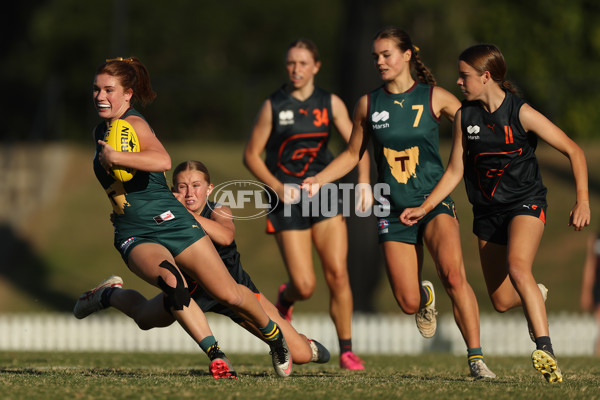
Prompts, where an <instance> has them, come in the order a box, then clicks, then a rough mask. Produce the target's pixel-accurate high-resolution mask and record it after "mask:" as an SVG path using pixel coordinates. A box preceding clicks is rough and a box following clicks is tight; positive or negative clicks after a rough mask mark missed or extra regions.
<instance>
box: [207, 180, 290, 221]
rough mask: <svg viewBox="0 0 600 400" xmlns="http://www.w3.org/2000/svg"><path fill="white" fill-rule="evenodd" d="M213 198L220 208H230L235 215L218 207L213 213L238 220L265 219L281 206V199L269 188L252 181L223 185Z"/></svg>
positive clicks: (238, 181) (219, 186)
mask: <svg viewBox="0 0 600 400" xmlns="http://www.w3.org/2000/svg"><path fill="white" fill-rule="evenodd" d="M212 197H213V201H214V202H215V203H217V205H218V206H227V207H229V208H230V209H231V211H232V214H233V215H231V214H229V213H225V212H222V211H221V210H220V209H219V207H218V206H217V207H215V208H214V209H213V210H212V211H213V212H215V213H217V214H219V215H221V216H224V217H228V218H232V219H238V220H247V219H256V218H260V217H263V216H265V215H267V214H269V213H270V212H271V211H273V210H274V209H275V207H276V206H277V204H279V198H278V197H277V195H276V194H275V191H273V190H272V189H271V188H270V187H269V186H267V185H265V184H263V183H261V182H256V181H250V180H237V181H229V182H225V183H221V184H219V185H217V186H215V188H214V189H213V191H212Z"/></svg>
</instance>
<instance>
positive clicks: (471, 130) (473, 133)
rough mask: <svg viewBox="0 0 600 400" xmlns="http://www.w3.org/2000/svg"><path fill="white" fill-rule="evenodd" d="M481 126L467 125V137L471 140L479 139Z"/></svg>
mask: <svg viewBox="0 0 600 400" xmlns="http://www.w3.org/2000/svg"><path fill="white" fill-rule="evenodd" d="M480 130H481V128H480V127H479V125H469V126H467V139H469V140H478V139H479V131H480Z"/></svg>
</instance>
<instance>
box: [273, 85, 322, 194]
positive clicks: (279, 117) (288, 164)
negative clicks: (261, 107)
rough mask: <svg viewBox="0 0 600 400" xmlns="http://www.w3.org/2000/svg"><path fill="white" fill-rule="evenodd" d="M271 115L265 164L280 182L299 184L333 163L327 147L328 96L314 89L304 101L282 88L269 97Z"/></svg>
mask: <svg viewBox="0 0 600 400" xmlns="http://www.w3.org/2000/svg"><path fill="white" fill-rule="evenodd" d="M269 100H270V101H271V107H272V112H273V126H272V130H271V136H270V137H269V140H268V142H267V145H266V160H265V163H266V165H267V167H268V168H269V170H270V171H271V173H273V175H275V177H276V178H277V179H279V180H280V181H281V182H283V183H298V184H299V183H301V182H302V181H303V180H304V178H306V177H308V176H313V175H315V174H317V173H318V172H320V171H321V170H323V169H324V168H325V167H326V166H327V164H329V163H330V162H331V161H332V160H333V155H332V154H331V152H330V151H329V149H328V148H327V145H328V143H329V138H330V134H331V122H332V111H331V93H329V92H327V91H325V90H323V89H320V88H315V90H314V92H313V93H312V95H311V96H310V97H309V98H307V99H306V100H304V101H301V100H298V99H297V98H295V97H293V96H291V95H290V94H289V93H288V92H287V91H286V90H285V86H282V87H281V88H280V89H278V90H277V91H276V92H275V93H273V94H271V95H270V96H269Z"/></svg>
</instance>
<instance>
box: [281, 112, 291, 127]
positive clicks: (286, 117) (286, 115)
mask: <svg viewBox="0 0 600 400" xmlns="http://www.w3.org/2000/svg"><path fill="white" fill-rule="evenodd" d="M293 123H294V112H293V111H292V110H281V111H279V125H292V124H293Z"/></svg>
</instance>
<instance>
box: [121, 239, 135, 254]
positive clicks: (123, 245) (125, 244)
mask: <svg viewBox="0 0 600 400" xmlns="http://www.w3.org/2000/svg"><path fill="white" fill-rule="evenodd" d="M133 242H135V236H132V237H130V238H129V239H127V240H126V241H124V242H123V243H121V245H120V246H119V248H120V249H121V251H122V252H123V251H127V248H128V247H129V246H131V245H132V244H133Z"/></svg>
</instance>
